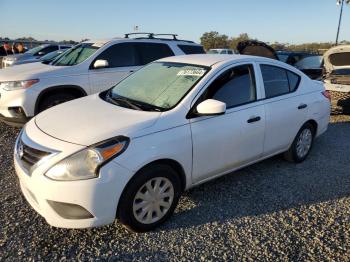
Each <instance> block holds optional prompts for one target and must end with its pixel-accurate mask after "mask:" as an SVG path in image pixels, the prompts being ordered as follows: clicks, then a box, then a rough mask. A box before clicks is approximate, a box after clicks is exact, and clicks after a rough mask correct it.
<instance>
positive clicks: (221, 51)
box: [207, 48, 235, 55]
mask: <svg viewBox="0 0 350 262" xmlns="http://www.w3.org/2000/svg"><path fill="white" fill-rule="evenodd" d="M234 53H235V52H234V51H233V50H232V49H227V48H217V49H210V50H209V51H208V52H207V54H212V55H213V54H220V55H233V54H234Z"/></svg>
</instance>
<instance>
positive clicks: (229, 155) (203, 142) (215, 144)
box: [190, 64, 265, 183]
mask: <svg viewBox="0 0 350 262" xmlns="http://www.w3.org/2000/svg"><path fill="white" fill-rule="evenodd" d="M254 75H255V74H254V66H253V65H252V64H244V65H238V66H233V67H231V68H229V69H227V70H225V71H224V72H223V73H221V74H220V75H219V76H218V77H217V78H216V79H215V80H214V81H213V82H212V83H211V84H210V85H209V87H208V88H207V89H206V91H205V92H204V93H203V94H202V95H201V97H200V98H199V99H198V101H197V102H196V103H195V105H194V107H195V106H196V105H197V104H198V103H199V102H200V101H204V100H206V99H216V100H219V101H222V102H225V103H226V107H227V110H226V113H225V114H223V115H218V116H197V117H196V116H195V114H194V115H193V116H191V118H190V124H191V131H192V143H193V172H192V179H193V181H194V183H198V182H200V181H203V180H206V179H208V178H210V177H212V176H215V175H219V174H222V173H225V172H228V171H230V170H233V169H235V168H237V167H240V166H243V165H244V164H246V163H249V162H252V161H254V160H256V159H258V158H260V156H261V155H262V152H263V142H264V129H265V112H264V105H263V101H257V100H258V95H260V92H257V88H256V87H257V86H258V85H257V84H256V80H255V77H254ZM257 93H258V94H257Z"/></svg>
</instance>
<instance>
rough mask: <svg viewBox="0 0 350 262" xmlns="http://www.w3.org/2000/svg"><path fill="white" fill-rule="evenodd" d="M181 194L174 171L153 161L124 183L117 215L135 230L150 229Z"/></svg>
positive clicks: (174, 204) (170, 209) (172, 207)
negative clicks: (125, 184) (125, 185)
mask: <svg viewBox="0 0 350 262" xmlns="http://www.w3.org/2000/svg"><path fill="white" fill-rule="evenodd" d="M180 195H181V183H180V179H179V176H178V174H177V173H176V172H175V171H174V170H173V169H172V168H171V167H169V166H167V165H163V164H157V165H153V166H149V167H146V168H145V169H143V170H141V171H140V172H139V173H138V174H137V175H136V176H135V177H134V178H133V179H132V180H131V181H130V182H129V183H128V185H127V187H126V189H125V190H124V192H123V194H122V197H121V198H120V201H119V202H120V204H119V210H118V212H119V214H118V215H119V219H120V221H121V222H122V223H123V224H124V225H125V226H126V227H128V228H129V229H131V230H132V231H135V232H145V231H149V230H152V229H154V228H155V227H157V226H158V225H160V224H162V223H163V222H164V221H166V220H167V219H168V218H169V217H170V216H171V215H172V213H173V212H174V210H175V207H176V205H177V203H178V200H179V198H180Z"/></svg>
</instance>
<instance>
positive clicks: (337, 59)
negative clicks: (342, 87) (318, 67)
mask: <svg viewBox="0 0 350 262" xmlns="http://www.w3.org/2000/svg"><path fill="white" fill-rule="evenodd" d="M323 59H324V67H325V69H326V72H327V73H330V72H332V71H333V70H336V69H343V68H350V45H343V46H336V47H333V48H331V49H329V50H328V51H327V52H326V53H324V55H323Z"/></svg>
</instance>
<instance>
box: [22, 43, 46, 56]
mask: <svg viewBox="0 0 350 262" xmlns="http://www.w3.org/2000/svg"><path fill="white" fill-rule="evenodd" d="M45 47H46V45H39V46H37V47H34V48H32V49H30V50H28V51H27V52H26V53H27V54H31V55H34V54H36V53H37V52H40V50H41V49H43V48H45Z"/></svg>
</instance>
